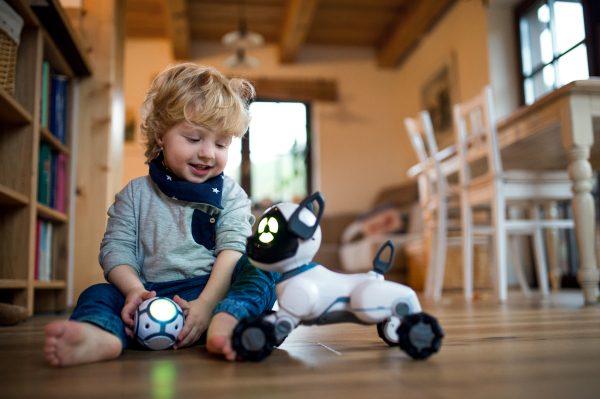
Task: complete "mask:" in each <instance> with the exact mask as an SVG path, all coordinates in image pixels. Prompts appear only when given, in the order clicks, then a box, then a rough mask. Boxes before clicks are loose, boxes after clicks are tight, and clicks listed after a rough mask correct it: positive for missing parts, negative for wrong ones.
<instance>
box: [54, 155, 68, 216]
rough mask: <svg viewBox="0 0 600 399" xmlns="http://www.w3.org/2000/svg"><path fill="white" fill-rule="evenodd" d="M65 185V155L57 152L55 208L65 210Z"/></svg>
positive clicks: (60, 210)
mask: <svg viewBox="0 0 600 399" xmlns="http://www.w3.org/2000/svg"><path fill="white" fill-rule="evenodd" d="M66 187H67V156H66V155H65V154H63V153H62V152H61V153H59V154H58V163H57V166H56V210H57V211H59V212H63V213H64V212H65V208H66V204H65V199H66V195H65V194H66V193H65V190H66Z"/></svg>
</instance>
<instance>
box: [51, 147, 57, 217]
mask: <svg viewBox="0 0 600 399" xmlns="http://www.w3.org/2000/svg"><path fill="white" fill-rule="evenodd" d="M50 159H51V173H50V203H49V205H50V207H51V208H54V209H56V188H57V187H56V177H57V167H58V154H56V153H52V155H51V156H50Z"/></svg>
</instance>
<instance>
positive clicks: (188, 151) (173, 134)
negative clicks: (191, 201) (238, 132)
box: [156, 121, 231, 184]
mask: <svg viewBox="0 0 600 399" xmlns="http://www.w3.org/2000/svg"><path fill="white" fill-rule="evenodd" d="M156 142H157V143H158V145H159V146H160V147H161V148H162V149H163V154H164V164H165V166H166V167H167V168H168V169H169V170H171V171H172V172H173V173H174V174H175V175H176V176H177V177H179V178H180V179H182V180H185V181H187V182H190V183H196V184H200V183H204V182H205V181H207V180H209V179H211V178H213V177H215V176H218V175H219V174H221V172H223V170H224V169H225V165H227V158H228V149H229V144H231V136H229V135H227V134H224V133H222V132H221V130H220V129H219V128H212V129H211V128H207V127H204V126H199V125H194V124H193V123H190V122H187V121H185V122H180V123H178V124H177V125H175V126H173V127H172V128H171V129H169V130H167V131H166V132H164V133H162V134H157V136H156Z"/></svg>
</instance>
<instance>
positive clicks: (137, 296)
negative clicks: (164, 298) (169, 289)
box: [121, 288, 156, 338]
mask: <svg viewBox="0 0 600 399" xmlns="http://www.w3.org/2000/svg"><path fill="white" fill-rule="evenodd" d="M155 296H156V292H154V291H146V290H145V289H143V288H134V289H132V290H131V291H129V292H128V293H127V296H126V297H125V305H124V306H123V310H122V311H121V319H122V320H123V323H125V332H126V333H127V335H128V336H129V338H133V329H134V325H133V317H134V316H135V311H136V310H137V308H138V307H139V306H140V305H141V304H142V302H144V301H145V300H147V299H150V298H154V297H155Z"/></svg>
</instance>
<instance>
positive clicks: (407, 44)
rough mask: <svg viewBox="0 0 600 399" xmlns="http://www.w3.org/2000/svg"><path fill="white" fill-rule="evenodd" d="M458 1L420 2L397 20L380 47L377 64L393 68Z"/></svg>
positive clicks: (423, 0) (430, 0) (427, 0)
mask: <svg viewBox="0 0 600 399" xmlns="http://www.w3.org/2000/svg"><path fill="white" fill-rule="evenodd" d="M455 1H456V0H419V1H415V2H412V3H413V6H412V7H410V8H409V9H407V10H406V12H404V13H402V14H401V15H399V16H398V18H397V19H396V21H395V23H394V26H393V27H392V28H391V29H390V30H389V31H390V32H391V33H390V34H389V36H388V37H387V38H385V39H384V41H383V43H382V45H381V46H380V47H379V51H378V54H377V63H378V65H379V66H380V67H382V68H393V67H395V66H396V65H398V63H399V62H400V61H402V60H403V59H404V58H405V57H406V56H407V55H408V53H409V52H410V51H411V50H412V49H413V48H414V47H415V46H416V45H417V43H418V42H419V40H421V38H422V37H423V36H425V34H426V33H427V32H428V31H429V29H431V27H432V26H433V25H434V24H435V23H436V22H437V21H438V20H439V19H440V18H441V17H442V16H443V15H444V14H445V13H446V11H448V10H449V9H450V7H451V6H452V5H453V4H454V2H455Z"/></svg>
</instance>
